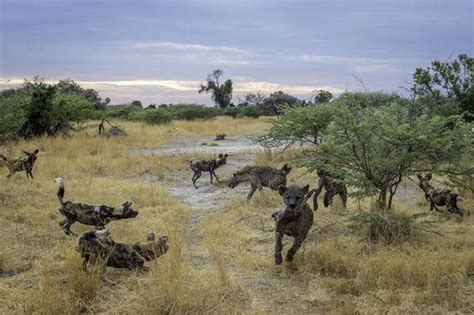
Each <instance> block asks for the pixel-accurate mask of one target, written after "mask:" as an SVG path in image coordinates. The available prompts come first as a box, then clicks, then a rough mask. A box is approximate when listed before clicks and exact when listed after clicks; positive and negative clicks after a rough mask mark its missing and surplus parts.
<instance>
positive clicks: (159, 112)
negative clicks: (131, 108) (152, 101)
mask: <svg viewBox="0 0 474 315" xmlns="http://www.w3.org/2000/svg"><path fill="white" fill-rule="evenodd" d="M129 119H131V120H136V121H143V122H145V123H147V124H150V125H160V124H167V123H170V122H171V121H172V120H173V115H172V114H171V113H170V112H169V111H167V110H165V109H161V108H157V109H148V110H142V111H136V112H133V113H132V114H131V115H130V116H129Z"/></svg>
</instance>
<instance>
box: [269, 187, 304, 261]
mask: <svg viewBox="0 0 474 315" xmlns="http://www.w3.org/2000/svg"><path fill="white" fill-rule="evenodd" d="M308 190H309V185H306V186H304V187H303V188H300V187H298V186H296V185H292V186H290V187H288V188H287V187H286V186H284V185H281V186H280V187H278V192H279V193H280V195H281V196H282V197H283V202H284V203H285V209H284V210H281V211H277V212H275V213H273V215H272V217H273V218H274V219H275V221H276V231H275V263H276V264H277V265H279V264H281V263H282V261H283V257H282V255H281V252H282V250H283V243H282V241H283V235H288V236H291V237H293V238H294V241H293V246H291V248H290V249H289V250H288V253H287V254H286V257H285V260H286V261H288V262H290V261H293V259H294V257H295V254H296V252H297V251H298V249H299V248H300V247H301V245H302V244H303V241H304V240H305V239H306V235H307V234H308V231H309V229H310V228H311V226H312V225H313V210H311V208H310V207H309V205H308V204H307V203H306V201H307V200H308V198H309V197H310V195H309V196H308V198H305V196H306V195H307V194H308Z"/></svg>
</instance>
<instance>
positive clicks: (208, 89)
mask: <svg viewBox="0 0 474 315" xmlns="http://www.w3.org/2000/svg"><path fill="white" fill-rule="evenodd" d="M223 74H224V71H223V70H221V69H217V70H214V71H213V72H212V73H211V74H209V75H208V76H207V82H206V84H205V85H204V84H202V83H201V88H200V89H199V94H201V93H204V92H205V93H211V97H212V100H213V101H214V103H215V104H216V106H218V107H220V108H226V107H229V106H230V104H231V100H232V80H230V79H228V80H226V81H225V82H224V83H221V82H220V78H221V76H222V75H223Z"/></svg>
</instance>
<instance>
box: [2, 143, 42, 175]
mask: <svg viewBox="0 0 474 315" xmlns="http://www.w3.org/2000/svg"><path fill="white" fill-rule="evenodd" d="M38 152H39V150H34V151H33V153H30V152H26V151H23V153H24V154H25V155H26V157H24V158H18V159H15V160H8V159H7V157H6V156H4V155H3V154H0V162H1V164H3V165H6V166H7V167H8V171H9V172H10V173H9V174H8V175H7V178H10V177H12V176H13V174H15V173H16V172H21V171H25V173H26V178H28V177H30V178H33V165H34V164H35V161H36V159H37V158H38Z"/></svg>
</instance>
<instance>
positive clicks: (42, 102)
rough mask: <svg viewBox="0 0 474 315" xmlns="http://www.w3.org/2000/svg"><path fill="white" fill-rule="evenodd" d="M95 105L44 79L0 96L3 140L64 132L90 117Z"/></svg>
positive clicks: (0, 120)
mask: <svg viewBox="0 0 474 315" xmlns="http://www.w3.org/2000/svg"><path fill="white" fill-rule="evenodd" d="M92 110H93V104H92V103H91V101H89V100H88V99H87V98H86V97H85V96H83V95H80V94H66V93H63V92H58V89H57V88H56V87H55V86H51V85H48V84H45V83H44V82H42V81H35V82H33V83H28V89H26V88H20V89H17V90H12V91H10V92H9V93H5V94H1V95H0V113H1V118H0V125H1V126H0V141H2V142H3V141H7V140H11V139H15V138H18V137H22V138H32V137H41V136H55V135H58V134H65V133H68V132H69V130H71V128H72V125H73V124H74V123H78V122H81V121H83V120H85V119H87V118H89V117H90V114H91V112H92Z"/></svg>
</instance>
